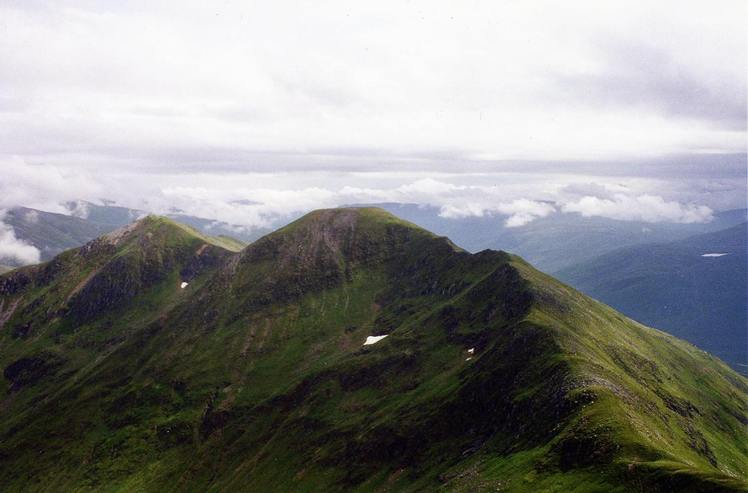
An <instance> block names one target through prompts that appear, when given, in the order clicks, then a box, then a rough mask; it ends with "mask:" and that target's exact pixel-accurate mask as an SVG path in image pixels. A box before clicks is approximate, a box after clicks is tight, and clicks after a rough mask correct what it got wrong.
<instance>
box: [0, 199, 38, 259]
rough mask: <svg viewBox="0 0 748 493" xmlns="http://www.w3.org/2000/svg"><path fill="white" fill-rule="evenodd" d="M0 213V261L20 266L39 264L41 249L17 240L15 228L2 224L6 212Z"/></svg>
mask: <svg viewBox="0 0 748 493" xmlns="http://www.w3.org/2000/svg"><path fill="white" fill-rule="evenodd" d="M0 212H2V214H0V261H3V262H9V263H12V264H18V265H26V264H35V263H38V262H39V261H40V259H41V257H40V252H39V249H38V248H36V247H34V246H33V245H29V244H28V243H26V242H24V241H22V240H19V239H18V238H16V233H15V231H14V230H13V228H12V227H11V226H9V225H7V224H5V223H4V222H2V216H4V215H5V212H4V211H0Z"/></svg>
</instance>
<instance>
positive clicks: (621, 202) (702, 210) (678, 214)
mask: <svg viewBox="0 0 748 493" xmlns="http://www.w3.org/2000/svg"><path fill="white" fill-rule="evenodd" d="M561 210H562V211H563V212H577V213H579V214H581V215H582V216H586V217H590V216H602V217H607V218H611V219H620V220H623V221H644V222H651V223H654V222H673V223H704V222H709V221H711V220H712V217H713V216H712V214H713V211H712V210H711V209H710V208H709V207H707V206H704V205H695V204H681V203H679V202H676V201H667V200H665V199H663V198H662V197H660V196H657V195H637V196H629V195H624V194H615V195H614V196H613V198H612V199H603V198H600V197H594V196H585V197H582V198H581V199H579V200H577V201H575V202H569V203H566V204H564V205H563V206H562V207H561Z"/></svg>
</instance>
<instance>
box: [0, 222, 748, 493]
mask: <svg viewBox="0 0 748 493" xmlns="http://www.w3.org/2000/svg"><path fill="white" fill-rule="evenodd" d="M699 251H701V250H699ZM722 258H727V257H722ZM709 259H710V260H709V261H714V260H717V261H719V260H720V258H717V257H712V258H709ZM703 260H705V261H706V259H703ZM0 368H2V370H3V373H2V375H3V377H2V379H0V409H2V411H0V459H1V460H0V484H2V485H3V489H7V490H8V491H30V490H38V491H99V490H111V491H154V492H155V491H159V492H164V491H174V492H176V491H186V490H188V491H258V492H289V491H325V492H350V491H358V492H365V491H391V492H421V491H445V492H465V493H467V492H474V491H497V490H498V491H517V492H520V491H589V492H593V491H594V492H599V491H616V492H639V491H648V492H649V491H653V492H666V491H679V492H705V491H718V492H738V491H745V490H746V488H748V482H747V481H748V477H747V476H746V471H745V467H744V466H745V464H746V462H747V461H748V442H746V440H745V439H744V438H745V435H744V433H745V424H746V422H748V417H747V409H746V402H748V380H747V379H746V378H744V377H742V376H740V375H739V374H737V373H736V372H735V371H733V370H731V369H730V368H729V367H728V366H726V365H725V364H723V363H722V362H721V361H719V360H718V359H716V358H714V357H712V356H711V355H709V354H707V353H704V352H703V351H701V350H699V349H697V348H695V347H693V346H692V345H690V344H688V343H686V342H684V341H681V340H679V339H676V338H675V337H672V336H669V335H667V334H665V333H663V332H660V331H657V330H653V329H650V328H647V327H645V326H643V325H641V324H639V323H636V322H634V321H632V320H630V319H628V318H626V317H625V316H623V315H622V314H620V313H618V312H616V311H615V310H613V309H611V308H609V307H607V306H605V305H603V304H602V303H599V302H597V301H595V300H593V299H591V298H588V297H587V296H585V295H583V294H581V293H580V292H577V291H575V290H574V289H572V288H570V287H568V286H566V285H564V284H562V283H560V282H558V281H557V280H555V279H554V278H552V277H550V276H548V275H546V274H544V273H542V272H540V271H538V270H536V269H534V268H533V267H532V266H531V265H530V264H528V263H527V262H525V261H524V260H522V259H521V258H519V257H517V256H514V255H510V254H507V253H505V252H499V251H483V252H480V253H474V254H471V253H468V252H466V251H464V250H462V249H461V248H459V247H458V246H456V245H455V244H454V243H452V242H451V241H450V240H448V239H446V238H444V237H441V236H438V235H435V234H433V233H431V232H429V231H426V230H424V229H422V228H419V227H417V226H416V225H414V224H412V223H409V222H406V221H404V220H402V219H399V218H396V217H394V216H392V215H390V214H389V213H387V212H386V211H384V210H381V209H375V208H349V209H333V210H322V211H315V212H312V213H310V214H308V215H306V216H304V217H303V218H301V219H299V220H298V221H295V222H293V223H292V224H289V225H287V226H285V227H283V228H281V229H279V230H278V231H275V232H273V233H271V234H269V235H267V236H265V237H263V238H262V239H260V240H258V241H256V242H254V243H252V244H250V245H249V246H247V247H246V248H244V249H242V250H241V251H239V252H231V251H229V250H227V249H226V248H224V247H223V246H222V245H221V243H220V242H218V241H216V240H215V239H214V238H211V237H208V236H206V235H203V234H201V233H199V232H198V231H197V230H195V229H194V228H191V227H188V226H185V225H181V224H179V223H176V222H174V221H172V220H170V219H168V218H160V217H154V216H148V217H146V218H143V219H141V220H139V221H137V222H135V223H132V224H130V225H128V226H126V227H123V228H120V229H118V230H116V231H114V232H111V233H108V234H106V235H104V236H101V237H99V238H98V239H95V240H93V241H91V242H89V243H87V244H85V245H84V246H82V247H79V248H75V249H72V250H67V251H65V252H64V253H62V254H60V255H58V256H56V257H54V258H53V259H52V260H51V261H49V262H46V263H42V264H39V265H33V266H27V267H23V268H20V269H17V270H14V271H13V272H10V273H7V274H5V275H2V276H0Z"/></svg>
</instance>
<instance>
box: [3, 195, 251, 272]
mask: <svg viewBox="0 0 748 493" xmlns="http://www.w3.org/2000/svg"><path fill="white" fill-rule="evenodd" d="M66 206H67V207H68V209H69V210H70V213H71V214H70V215H68V214H58V213H52V212H45V211H41V210H37V209H31V208H28V207H14V208H12V209H9V210H7V211H6V212H5V215H4V216H3V217H2V221H3V222H4V223H5V224H6V225H8V226H10V227H11V228H13V231H14V233H15V236H16V238H18V239H19V240H21V241H23V242H25V243H27V244H29V245H31V246H33V247H35V248H37V249H38V250H39V253H40V257H41V260H42V261H46V260H49V259H51V258H53V257H54V256H56V255H58V254H59V253H61V252H63V251H64V250H67V249H69V248H75V247H79V246H81V245H83V244H84V243H87V242H89V241H91V240H93V239H94V238H96V237H98V236H100V235H102V234H104V233H108V232H110V231H113V230H114V229H117V228H120V227H122V226H125V225H127V224H130V223H132V222H133V221H135V220H136V219H138V218H142V217H144V216H146V215H147V213H145V212H143V211H139V210H135V209H128V208H125V207H118V206H113V205H96V204H91V203H88V202H69V203H67V204H66ZM174 217H176V218H178V219H179V221H180V223H183V224H186V225H189V226H192V227H194V228H196V229H197V230H198V231H200V233H201V234H205V235H208V236H210V237H214V238H221V239H222V240H221V241H222V242H223V244H224V246H226V247H227V248H229V249H231V250H240V249H242V248H243V247H244V246H246V244H247V243H246V242H245V241H242V240H239V239H237V238H236V237H235V236H232V235H231V234H229V233H232V232H241V231H243V230H242V229H241V228H238V227H233V226H230V225H228V224H226V223H221V222H219V221H214V220H209V219H203V218H198V217H193V216H187V215H183V214H174ZM257 234H259V232H257ZM243 236H245V237H246V236H247V233H246V232H245V233H244V235H243ZM0 264H4V265H6V266H7V267H9V268H15V267H20V266H21V265H24V262H22V261H20V260H19V259H17V258H12V257H8V258H0Z"/></svg>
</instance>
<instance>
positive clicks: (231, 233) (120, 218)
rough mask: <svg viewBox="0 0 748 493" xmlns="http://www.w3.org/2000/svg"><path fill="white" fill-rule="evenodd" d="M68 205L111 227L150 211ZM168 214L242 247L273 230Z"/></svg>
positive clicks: (77, 203) (106, 205)
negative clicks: (235, 242) (231, 239)
mask: <svg viewBox="0 0 748 493" xmlns="http://www.w3.org/2000/svg"><path fill="white" fill-rule="evenodd" d="M65 206H66V207H67V208H68V210H69V211H70V212H71V214H72V215H74V216H76V217H80V218H82V219H85V220H87V221H91V222H94V223H97V224H100V225H106V226H108V227H109V228H110V229H109V230H111V229H115V228H119V227H121V226H124V225H126V224H129V223H131V222H132V221H134V220H135V219H137V218H139V217H143V216H145V215H147V214H148V213H147V212H145V211H141V210H138V209H130V208H127V207H121V206H117V205H114V204H113V203H111V202H109V201H104V204H94V203H92V202H87V201H84V200H78V201H73V202H68V203H67V204H65ZM166 217H168V218H170V219H173V220H175V221H177V222H179V223H182V224H187V225H189V226H192V227H193V228H195V229H197V230H199V231H200V232H202V233H203V234H207V235H210V236H218V237H225V238H233V239H235V241H237V240H238V243H240V244H241V245H242V246H246V244H247V243H250V242H252V241H254V240H256V239H257V238H260V237H261V236H263V235H265V234H267V233H269V232H270V230H268V229H265V228H250V227H246V226H239V225H236V224H229V223H227V222H224V221H218V220H216V219H208V218H204V217H197V216H191V215H189V214H185V213H184V212H181V211H175V212H172V213H169V214H167V215H166Z"/></svg>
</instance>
